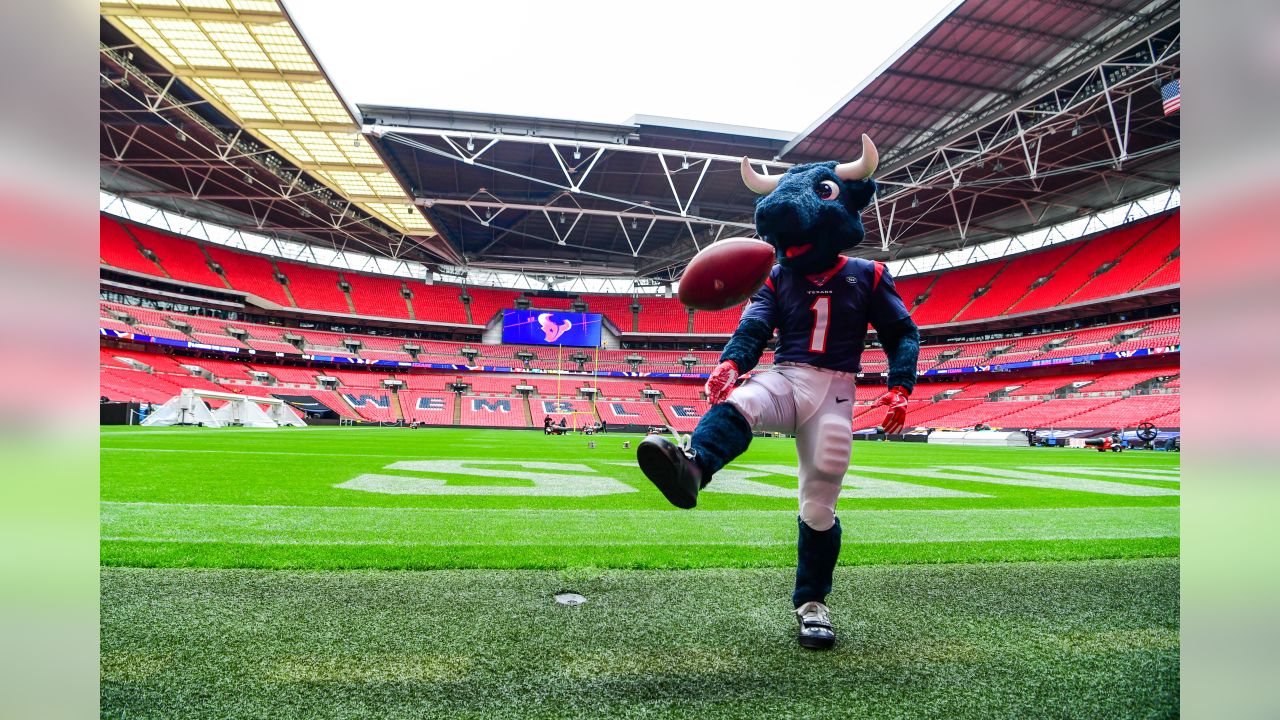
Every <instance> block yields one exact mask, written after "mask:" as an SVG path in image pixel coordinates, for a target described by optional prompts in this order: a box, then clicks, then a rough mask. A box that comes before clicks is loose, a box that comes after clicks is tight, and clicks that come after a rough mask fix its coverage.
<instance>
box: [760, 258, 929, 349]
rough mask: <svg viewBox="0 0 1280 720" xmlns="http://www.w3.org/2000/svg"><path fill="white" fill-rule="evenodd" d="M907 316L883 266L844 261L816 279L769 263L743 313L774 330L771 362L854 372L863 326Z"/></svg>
mask: <svg viewBox="0 0 1280 720" xmlns="http://www.w3.org/2000/svg"><path fill="white" fill-rule="evenodd" d="M910 315H911V313H910V312H909V311H908V310H907V307H906V305H904V304H903V302H902V298H901V297H900V296H899V295H898V289H897V288H896V287H894V285H893V278H892V277H890V276H889V271H888V270H886V269H885V266H884V264H883V263H877V262H872V261H870V260H863V259H861V258H847V257H844V256H843V255H842V256H841V257H840V262H839V263H837V264H836V266H835V267H834V268H832V269H831V270H828V271H827V272H825V273H821V274H819V275H800V274H798V273H795V272H793V271H791V270H788V269H786V268H784V267H782V266H781V265H774V266H773V271H772V272H770V273H769V279H768V280H766V281H765V283H764V286H763V287H761V288H760V290H759V292H757V293H756V294H755V295H754V296H752V298H751V303H750V304H749V305H747V308H746V309H745V310H743V312H742V316H743V317H744V318H748V317H754V318H759V319H761V320H763V321H764V322H766V323H768V325H769V327H772V328H776V329H777V331H778V346H777V349H776V350H775V351H774V355H773V357H774V361H775V362H793V363H804V364H805V365H812V366H814V367H820V368H827V369H828V370H840V371H843V372H857V371H858V370H860V369H861V365H860V364H859V361H860V360H861V358H862V349H863V345H864V343H865V341H866V338H867V324H868V323H870V324H871V325H872V326H874V327H876V328H877V329H879V328H884V327H888V326H890V325H892V324H894V323H896V322H898V321H899V320H901V319H903V318H905V317H909V316H910Z"/></svg>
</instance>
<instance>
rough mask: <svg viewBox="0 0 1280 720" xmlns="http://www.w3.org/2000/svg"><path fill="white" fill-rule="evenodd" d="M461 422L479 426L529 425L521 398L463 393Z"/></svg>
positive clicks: (460, 400) (459, 399) (459, 400)
mask: <svg viewBox="0 0 1280 720" xmlns="http://www.w3.org/2000/svg"><path fill="white" fill-rule="evenodd" d="M458 402H460V403H462V424H463V425H474V426H479V427H529V422H528V421H527V419H526V417H525V412H526V406H525V401H524V399H523V398H493V397H478V396H475V395H463V396H462V397H460V398H458Z"/></svg>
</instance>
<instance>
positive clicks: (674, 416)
mask: <svg viewBox="0 0 1280 720" xmlns="http://www.w3.org/2000/svg"><path fill="white" fill-rule="evenodd" d="M658 407H660V408H662V414H663V416H665V417H666V418H667V424H669V425H670V426H671V427H673V428H675V429H676V431H677V432H692V431H693V429H694V428H695V427H697V425H698V421H699V420H701V419H702V416H703V415H705V414H706V412H707V410H708V409H709V408H710V407H711V405H710V404H709V403H708V402H706V401H705V400H659V401H658Z"/></svg>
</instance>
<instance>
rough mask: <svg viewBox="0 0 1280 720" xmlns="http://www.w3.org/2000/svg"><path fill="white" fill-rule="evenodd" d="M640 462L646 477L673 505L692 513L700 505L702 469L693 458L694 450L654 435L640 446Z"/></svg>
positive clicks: (637, 458)
mask: <svg viewBox="0 0 1280 720" xmlns="http://www.w3.org/2000/svg"><path fill="white" fill-rule="evenodd" d="M636 461H637V462H638V463H639V464H640V470H641V471H642V472H643V473H644V474H645V477H647V478H649V480H650V482H652V483H653V484H654V485H655V486H656V487H657V488H658V490H660V491H661V492H662V494H663V496H664V497H666V498H667V500H669V501H670V502H671V504H672V505H675V506H676V507H678V508H684V509H685V510H688V509H690V508H692V507H693V506H695V505H697V504H698V491H699V490H701V489H702V468H701V467H699V466H698V463H697V461H695V460H694V459H693V452H692V451H690V450H686V449H684V448H683V447H681V446H680V445H676V444H675V443H672V442H669V441H667V440H664V439H663V438H660V437H658V436H657V435H650V436H648V437H646V438H645V439H644V440H641V441H640V444H639V445H638V446H637V447H636Z"/></svg>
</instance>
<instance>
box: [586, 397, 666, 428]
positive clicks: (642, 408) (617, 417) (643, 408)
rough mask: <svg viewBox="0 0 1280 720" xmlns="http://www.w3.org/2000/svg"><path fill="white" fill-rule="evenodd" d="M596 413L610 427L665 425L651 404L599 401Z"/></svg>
mask: <svg viewBox="0 0 1280 720" xmlns="http://www.w3.org/2000/svg"><path fill="white" fill-rule="evenodd" d="M596 413H597V414H599V416H600V419H601V420H604V421H605V422H607V423H609V424H610V425H648V426H655V425H665V424H666V422H665V420H663V418H662V414H661V413H659V412H658V408H657V407H655V406H654V404H653V403H652V402H645V401H631V402H628V401H622V400H600V401H598V402H596Z"/></svg>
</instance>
